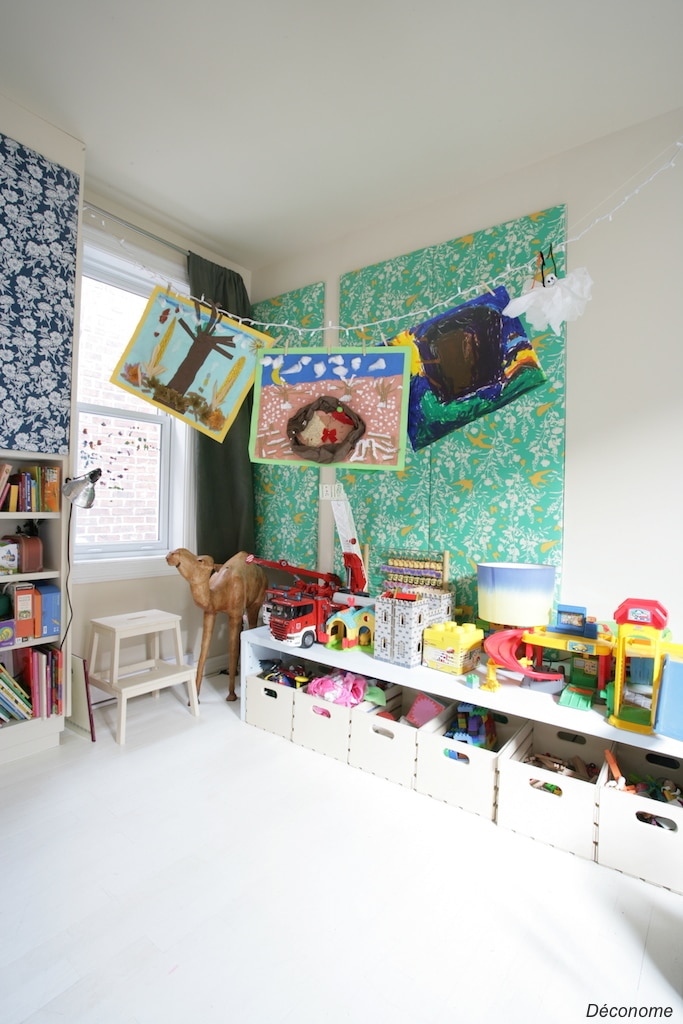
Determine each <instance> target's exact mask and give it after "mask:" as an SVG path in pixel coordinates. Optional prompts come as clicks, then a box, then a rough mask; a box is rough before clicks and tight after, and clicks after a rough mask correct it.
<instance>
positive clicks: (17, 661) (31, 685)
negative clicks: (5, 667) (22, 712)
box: [12, 647, 41, 718]
mask: <svg viewBox="0 0 683 1024" xmlns="http://www.w3.org/2000/svg"><path fill="white" fill-rule="evenodd" d="M12 667H13V673H14V678H15V679H16V680H17V682H18V683H19V685H20V686H21V687H22V689H23V690H24V691H25V692H26V693H28V694H30V699H31V707H32V708H33V717H34V718H40V714H41V712H40V703H41V702H40V694H39V692H38V676H37V675H36V673H35V671H34V663H33V648H32V647H23V648H22V647H17V648H15V650H14V651H13V652H12Z"/></svg>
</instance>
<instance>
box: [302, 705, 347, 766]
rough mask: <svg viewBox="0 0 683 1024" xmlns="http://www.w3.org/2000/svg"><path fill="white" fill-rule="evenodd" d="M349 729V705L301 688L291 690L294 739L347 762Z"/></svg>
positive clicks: (303, 745) (312, 748) (321, 752)
mask: <svg viewBox="0 0 683 1024" xmlns="http://www.w3.org/2000/svg"><path fill="white" fill-rule="evenodd" d="M350 732H351V708H347V707H344V706H343V705H341V704H333V703H332V702H331V701H327V700H324V699H323V698H322V697H320V696H319V695H316V694H309V693H306V689H305V688H304V689H302V690H296V691H295V692H294V718H293V722H292V741H293V742H294V743H298V744H299V745H300V746H302V747H308V748H309V749H310V750H316V751H317V752H318V753H319V754H326V755H327V756H328V757H334V758H336V759H337V760H338V761H343V762H344V763H347V762H348V759H349V735H350Z"/></svg>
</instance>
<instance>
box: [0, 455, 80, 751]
mask: <svg viewBox="0 0 683 1024" xmlns="http://www.w3.org/2000/svg"><path fill="white" fill-rule="evenodd" d="M0 462H8V463H10V464H11V465H12V467H13V469H14V470H16V471H17V472H18V471H21V470H22V469H25V468H27V467H29V466H36V465H41V466H58V467H59V468H60V471H61V481H62V483H63V482H64V479H65V475H66V467H67V457H66V456H64V455H46V454H43V453H39V452H20V451H9V450H4V449H0ZM61 501H62V506H61V509H60V511H59V512H2V511H0V536H2V537H5V536H11V535H13V534H15V533H16V530H17V527H18V526H22V525H23V524H24V523H27V522H35V523H36V525H37V528H38V534H39V536H40V538H41V540H42V542H43V569H42V571H40V572H21V573H12V574H10V575H1V576H0V587H1V588H4V587H5V585H6V584H8V583H16V582H25V581H28V582H32V583H35V582H38V581H40V580H47V581H52V582H54V583H56V584H57V585H58V586H59V588H60V591H61V628H60V631H59V634H56V635H54V636H50V637H40V638H34V639H30V640H26V641H16V642H14V643H13V644H11V645H10V646H9V647H0V661H2V662H3V663H4V662H5V660H6V657H7V653H8V651H12V650H16V649H18V648H24V647H33V646H41V645H45V644H50V643H53V644H54V643H60V642H61V641H62V638H63V637H64V630H65V628H66V624H67V610H68V600H67V595H66V586H67V568H68V565H67V560H68V556H67V543H68V529H67V527H68V503H65V502H64V499H63V498H62V499H61ZM67 648H68V639H67V641H66V642H65V643H64V714H62V715H50V716H47V717H43V718H32V719H30V720H29V721H26V722H19V721H17V722H7V723H6V724H5V725H3V726H2V728H0V764H6V763H7V762H9V761H15V760H17V759H19V758H21V757H25V756H27V755H29V754H35V753H38V752H40V751H41V750H46V749H48V748H49V747H54V746H57V745H58V743H59V738H60V735H61V733H62V732H63V730H64V720H65V717H66V716H67V715H68V711H69V701H70V692H69V680H70V671H69V669H70V658H69V652H68V649H67Z"/></svg>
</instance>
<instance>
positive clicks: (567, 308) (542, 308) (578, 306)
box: [503, 267, 593, 333]
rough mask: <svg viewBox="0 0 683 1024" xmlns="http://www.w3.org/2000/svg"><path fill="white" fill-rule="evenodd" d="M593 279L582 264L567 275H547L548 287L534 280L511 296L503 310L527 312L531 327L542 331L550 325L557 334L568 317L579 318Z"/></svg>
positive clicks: (546, 282)
mask: <svg viewBox="0 0 683 1024" xmlns="http://www.w3.org/2000/svg"><path fill="white" fill-rule="evenodd" d="M592 287H593V281H592V278H591V276H590V274H589V273H588V271H587V270H586V268H585V267H579V269H578V270H574V271H572V273H571V274H567V276H566V277H555V275H554V274H546V277H545V287H543V285H542V284H539V283H538V281H534V282H532V283H531V285H530V286H525V288H524V291H523V293H522V294H521V295H520V296H519V297H518V298H516V299H511V300H510V302H508V304H507V306H506V307H505V309H504V310H503V315H504V316H519V315H520V313H524V315H525V317H526V318H527V320H528V321H529V323H530V324H531V326H532V327H534V328H536V330H537V331H542V330H544V329H545V328H546V327H548V325H550V327H552V329H553V331H555V333H557V332H558V331H559V330H560V326H561V324H562V323H564V321H565V320H577V319H578V318H579V317H580V316H581V314H582V313H583V311H584V309H585V308H586V303H587V302H588V301H589V300H590V297H591V288H592Z"/></svg>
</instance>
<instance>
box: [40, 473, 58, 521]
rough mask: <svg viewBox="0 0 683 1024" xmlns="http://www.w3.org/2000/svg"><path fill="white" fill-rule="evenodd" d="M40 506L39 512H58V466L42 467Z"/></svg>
mask: <svg viewBox="0 0 683 1024" xmlns="http://www.w3.org/2000/svg"><path fill="white" fill-rule="evenodd" d="M42 471H43V472H42V497H41V500H42V508H41V510H40V511H41V512H59V509H60V498H61V493H62V470H61V467H60V466H43V467H42Z"/></svg>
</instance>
